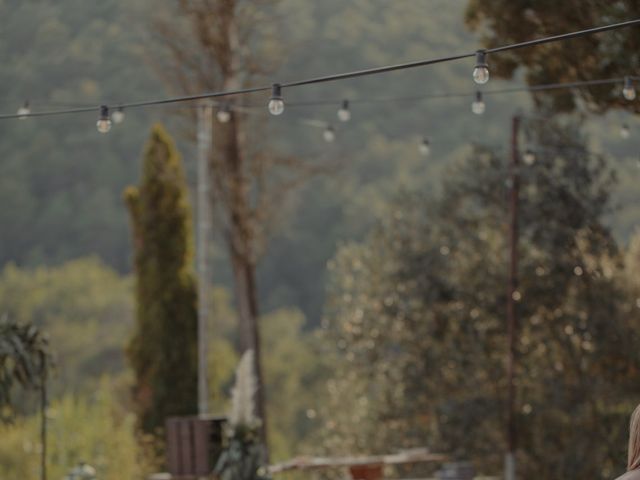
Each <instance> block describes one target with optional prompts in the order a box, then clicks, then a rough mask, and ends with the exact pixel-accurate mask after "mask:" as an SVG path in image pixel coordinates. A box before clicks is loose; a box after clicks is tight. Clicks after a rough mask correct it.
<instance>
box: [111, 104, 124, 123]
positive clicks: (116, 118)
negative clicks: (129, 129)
mask: <svg viewBox="0 0 640 480" xmlns="http://www.w3.org/2000/svg"><path fill="white" fill-rule="evenodd" d="M111 120H113V123H115V124H118V123H122V122H124V110H123V109H122V108H118V109H117V110H116V111H115V112H113V115H111Z"/></svg>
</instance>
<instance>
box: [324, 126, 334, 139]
mask: <svg viewBox="0 0 640 480" xmlns="http://www.w3.org/2000/svg"><path fill="white" fill-rule="evenodd" d="M322 138H324V141H325V142H328V143H332V142H333V141H334V140H335V139H336V131H335V130H334V129H333V127H332V126H331V125H327V128H325V129H324V132H322Z"/></svg>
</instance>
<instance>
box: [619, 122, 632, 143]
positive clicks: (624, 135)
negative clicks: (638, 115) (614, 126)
mask: <svg viewBox="0 0 640 480" xmlns="http://www.w3.org/2000/svg"><path fill="white" fill-rule="evenodd" d="M620 136H621V137H622V138H624V139H625V140H626V139H627V138H629V136H631V130H629V125H627V124H626V123H625V124H623V125H622V127H620Z"/></svg>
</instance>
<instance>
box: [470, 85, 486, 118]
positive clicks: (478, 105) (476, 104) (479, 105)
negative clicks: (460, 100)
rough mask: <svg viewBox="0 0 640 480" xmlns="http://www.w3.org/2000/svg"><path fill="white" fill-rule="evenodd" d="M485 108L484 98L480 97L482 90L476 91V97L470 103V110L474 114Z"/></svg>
mask: <svg viewBox="0 0 640 480" xmlns="http://www.w3.org/2000/svg"><path fill="white" fill-rule="evenodd" d="M485 109H486V105H485V104H484V100H483V99H482V92H481V91H477V92H476V99H475V100H474V101H473V103H472V104H471V111H472V112H473V113H475V114H476V115H482V114H483V113H484V111H485Z"/></svg>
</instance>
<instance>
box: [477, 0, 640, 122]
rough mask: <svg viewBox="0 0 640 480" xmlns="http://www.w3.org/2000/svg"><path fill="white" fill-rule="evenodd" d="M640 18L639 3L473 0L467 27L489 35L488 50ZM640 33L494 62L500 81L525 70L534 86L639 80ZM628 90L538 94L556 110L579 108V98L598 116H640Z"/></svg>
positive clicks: (513, 54) (512, 54)
mask: <svg viewBox="0 0 640 480" xmlns="http://www.w3.org/2000/svg"><path fill="white" fill-rule="evenodd" d="M639 16H640V5H639V4H638V2H636V1H635V0H623V1H616V2H608V1H599V0H596V1H590V2H584V1H580V0H569V1H563V2H557V3H552V2H549V1H548V0H517V1H511V0H470V1H469V4H468V7H467V23H468V25H469V26H470V27H471V28H472V29H473V30H476V31H478V32H479V33H481V34H482V35H483V38H484V43H485V45H486V46H487V47H494V46H498V45H507V44H510V43H518V42H522V41H526V40H531V39H533V38H539V37H544V36H551V35H556V34H561V33H568V32H574V31H578V30H586V29H588V28H593V27H599V26H603V25H608V24H612V23H617V22H624V21H627V20H630V19H634V18H638V17H639ZM639 47H640V33H638V29H637V28H635V27H631V28H625V29H621V30H618V31H616V32H609V33H605V34H602V35H592V36H590V37H588V38H582V39H579V40H573V41H565V42H555V43H551V44H547V45H544V46H542V47H535V48H523V49H519V50H513V51H509V52H502V53H500V54H499V55H495V56H492V57H491V70H492V72H493V73H495V74H496V76H499V77H503V78H511V77H512V76H513V75H514V74H515V73H516V71H517V69H518V68H519V67H524V68H525V70H526V79H527V81H528V82H529V83H530V84H537V83H549V82H572V81H582V80H593V79H601V78H622V77H624V76H625V75H633V73H634V72H635V71H636V69H637V67H638V62H639V61H640V58H639V57H638V55H637V54H636V53H635V52H637V51H638V48H639ZM621 90H622V84H621V83H618V84H610V85H603V86H594V87H590V88H580V89H576V90H575V91H560V92H558V91H555V92H538V93H536V94H535V98H536V99H537V100H538V101H547V102H550V103H551V104H552V105H553V107H554V109H557V110H570V109H573V108H575V107H576V98H580V100H582V101H585V102H586V104H587V106H589V107H591V108H592V109H594V110H598V111H603V110H606V109H608V108H626V109H628V110H630V111H634V112H638V105H637V102H636V103H631V102H628V101H627V100H625V99H624V98H622V95H621Z"/></svg>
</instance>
